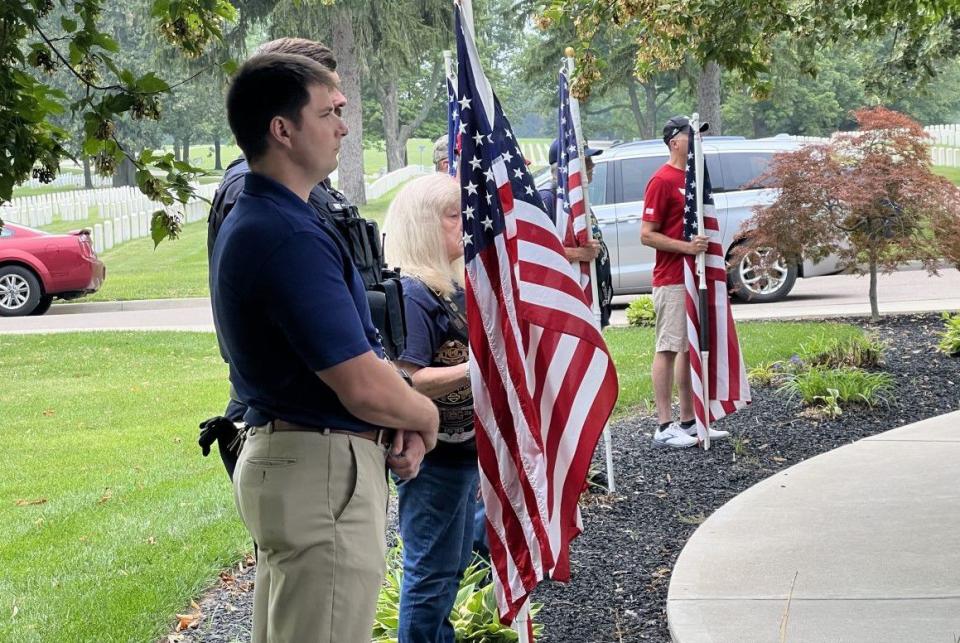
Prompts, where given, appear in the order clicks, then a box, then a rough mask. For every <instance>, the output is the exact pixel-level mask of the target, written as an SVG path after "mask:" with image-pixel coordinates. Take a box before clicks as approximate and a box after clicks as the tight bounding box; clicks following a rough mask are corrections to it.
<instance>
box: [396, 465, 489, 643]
mask: <svg viewBox="0 0 960 643" xmlns="http://www.w3.org/2000/svg"><path fill="white" fill-rule="evenodd" d="M445 464H446V463H445ZM477 482H478V473H477V464H476V460H473V461H471V462H469V463H467V464H449V465H447V466H438V465H437V464H434V463H431V462H430V461H429V460H425V461H424V463H423V465H421V467H420V473H419V474H418V475H417V477H416V478H414V479H413V480H405V481H398V482H397V495H398V496H399V501H400V502H399V504H400V536H401V537H402V538H403V585H402V587H401V589H400V624H399V628H398V630H399V632H398V638H399V640H400V643H453V641H454V631H453V625H451V624H450V619H449V616H450V610H451V609H452V608H453V603H454V600H455V599H456V597H457V590H458V589H459V586H460V580H461V579H462V578H463V572H464V570H465V569H466V568H467V565H469V564H470V560H471V558H472V556H473V549H472V545H473V521H474V511H475V506H476V498H477Z"/></svg>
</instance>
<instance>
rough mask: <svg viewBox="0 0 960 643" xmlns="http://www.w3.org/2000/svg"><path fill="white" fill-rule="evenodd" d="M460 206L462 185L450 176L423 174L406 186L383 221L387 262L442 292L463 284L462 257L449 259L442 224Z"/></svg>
mask: <svg viewBox="0 0 960 643" xmlns="http://www.w3.org/2000/svg"><path fill="white" fill-rule="evenodd" d="M459 209H460V186H459V184H458V183H457V181H456V179H454V178H453V177H451V176H449V175H446V174H431V175H429V176H422V177H420V178H417V179H414V180H412V181H410V182H409V183H407V184H406V185H405V186H403V187H402V188H401V189H400V192H399V193H398V194H397V196H396V197H394V199H393V201H391V202H390V207H389V208H387V218H386V219H385V220H384V222H383V235H384V242H383V243H384V245H383V250H384V256H385V258H386V262H387V265H388V266H389V267H391V268H399V269H400V273H401V274H403V275H407V276H410V277H416V278H417V279H419V280H420V281H422V282H423V283H425V284H426V285H427V286H429V287H430V288H432V289H433V290H436V291H438V292H440V293H441V294H443V295H450V294H452V293H453V292H454V287H455V285H456V286H460V287H463V282H464V277H463V258H462V257H461V258H460V259H456V260H454V261H450V260H449V259H448V258H447V250H446V245H445V244H444V240H443V227H442V225H441V220H442V218H443V217H444V216H445V215H446V214H447V213H449V212H450V211H451V210H459Z"/></svg>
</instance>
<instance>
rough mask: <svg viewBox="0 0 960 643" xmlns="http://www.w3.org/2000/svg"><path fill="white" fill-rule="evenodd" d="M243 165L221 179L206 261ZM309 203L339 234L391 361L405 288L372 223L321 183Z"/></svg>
mask: <svg viewBox="0 0 960 643" xmlns="http://www.w3.org/2000/svg"><path fill="white" fill-rule="evenodd" d="M242 162H243V159H242V158H240V159H237V160H235V161H233V162H232V163H231V164H230V165H229V166H228V167H227V171H226V172H225V173H224V175H223V182H222V183H221V184H220V187H219V188H217V193H216V194H215V195H214V197H213V204H212V205H211V207H210V215H209V217H208V219H207V256H208V257H209V256H211V255H212V254H213V243H214V241H215V240H216V237H217V233H218V232H219V231H220V226H221V225H222V224H223V220H224V219H226V217H227V215H228V214H230V211H231V210H232V209H233V205H234V203H236V200H237V198H238V197H239V196H240V192H242V191H243V182H242V180H241V179H243V177H244V176H246V174H247V172H246V171H243V168H239V167H237V166H238V165H239V164H240V163H242ZM308 203H309V204H310V205H311V206H312V207H313V209H314V211H315V212H316V213H317V215H318V216H319V217H320V218H321V219H323V220H324V221H326V222H327V223H330V224H331V225H332V226H333V228H335V229H336V231H337V232H338V233H339V237H338V238H336V239H335V241H336V242H337V243H338V245H340V247H341V249H342V250H343V252H344V253H345V254H346V255H347V256H348V257H350V259H351V260H352V261H353V265H354V267H355V268H356V270H357V271H358V272H359V273H360V278H361V279H362V280H363V287H364V289H365V290H366V291H367V303H368V304H369V305H370V316H371V318H372V320H373V325H374V326H375V327H376V329H377V332H378V333H379V334H380V341H381V343H382V344H383V350H384V352H385V353H386V354H387V357H388V358H390V359H392V360H395V359H396V358H397V356H398V355H400V353H402V352H403V347H404V345H405V342H406V335H407V332H406V322H405V320H404V316H403V288H402V286H401V285H400V279H399V275H398V274H397V273H396V271H393V270H388V269H387V268H386V267H385V265H384V262H383V247H382V245H381V241H380V230H379V228H378V226H377V222H376V221H371V220H369V219H364V218H363V217H361V216H360V212H359V210H357V208H356V206H353V205H350V204H349V203H348V202H347V199H346V197H344V196H343V194H341V193H340V192H338V191H337V190H335V189H333V188H332V187H331V186H330V185H328V184H327V183H319V184H318V185H317V186H316V187H314V188H313V190H312V191H311V192H310V198H309V201H308Z"/></svg>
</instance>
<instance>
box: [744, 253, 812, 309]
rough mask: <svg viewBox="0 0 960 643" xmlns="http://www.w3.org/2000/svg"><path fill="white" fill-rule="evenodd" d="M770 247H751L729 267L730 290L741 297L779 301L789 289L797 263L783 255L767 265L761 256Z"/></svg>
mask: <svg viewBox="0 0 960 643" xmlns="http://www.w3.org/2000/svg"><path fill="white" fill-rule="evenodd" d="M769 252H770V250H764V249H761V250H751V251H750V252H748V253H746V254H745V255H744V256H743V257H742V258H741V259H740V261H739V262H738V263H737V264H736V265H734V266H732V268H731V270H730V290H731V292H732V293H733V294H734V295H735V296H736V297H737V299H739V300H741V301H753V302H758V303H760V302H771V301H780V300H781V299H783V298H784V297H786V296H787V293H789V292H790V291H791V290H793V284H794V283H795V282H796V281H797V264H795V263H787V262H786V261H784V260H783V258H779V259H777V260H776V261H775V262H774V263H772V264H770V265H764V259H765V258H766V255H767V254H769Z"/></svg>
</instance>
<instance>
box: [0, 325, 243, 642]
mask: <svg viewBox="0 0 960 643" xmlns="http://www.w3.org/2000/svg"><path fill="white" fill-rule="evenodd" d="M0 372H3V373H4V385H3V387H2V388H0V416H2V417H3V422H2V423H0V437H2V440H3V444H4V450H5V456H6V458H7V463H6V466H5V467H4V473H3V475H2V476H0V523H2V524H3V529H2V530H0V569H2V570H3V572H2V573H0V597H2V605H0V640H2V641H5V642H6V641H9V642H17V643H19V642H21V641H23V642H31V643H32V642H35V641H36V642H40V641H42V642H47V641H151V640H157V639H158V638H159V637H160V636H161V635H164V634H165V633H167V632H168V631H170V629H171V628H172V625H171V624H172V620H173V615H174V614H175V613H177V612H180V613H183V612H185V611H187V609H188V605H189V601H190V599H191V597H193V596H197V595H198V594H199V593H200V592H201V591H202V590H203V589H204V588H205V587H207V586H209V585H210V584H211V582H212V581H213V579H215V578H216V575H217V573H218V570H220V569H222V568H224V567H227V566H229V565H231V564H233V563H235V562H236V561H237V560H239V558H240V557H241V556H242V555H243V553H244V552H245V551H247V550H248V549H249V547H250V544H249V541H248V538H247V536H246V532H245V530H244V528H243V526H242V524H241V523H240V522H239V520H238V518H237V513H236V509H235V507H234V503H233V499H232V494H231V490H230V486H229V483H228V481H227V478H226V475H225V472H224V470H223V466H222V465H221V463H220V462H219V458H218V457H217V455H216V451H215V450H214V453H213V454H212V455H211V457H209V458H203V457H201V456H200V451H199V448H198V447H197V444H196V439H197V423H198V422H199V421H200V420H202V419H204V418H206V417H209V416H211V415H215V414H217V413H219V412H220V411H221V410H222V408H223V406H224V403H225V400H226V399H227V383H226V367H225V365H224V364H223V363H222V362H221V360H220V358H219V354H218V351H217V346H216V339H215V338H214V336H213V334H210V333H108V332H104V333H83V334H60V335H25V336H0Z"/></svg>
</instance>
